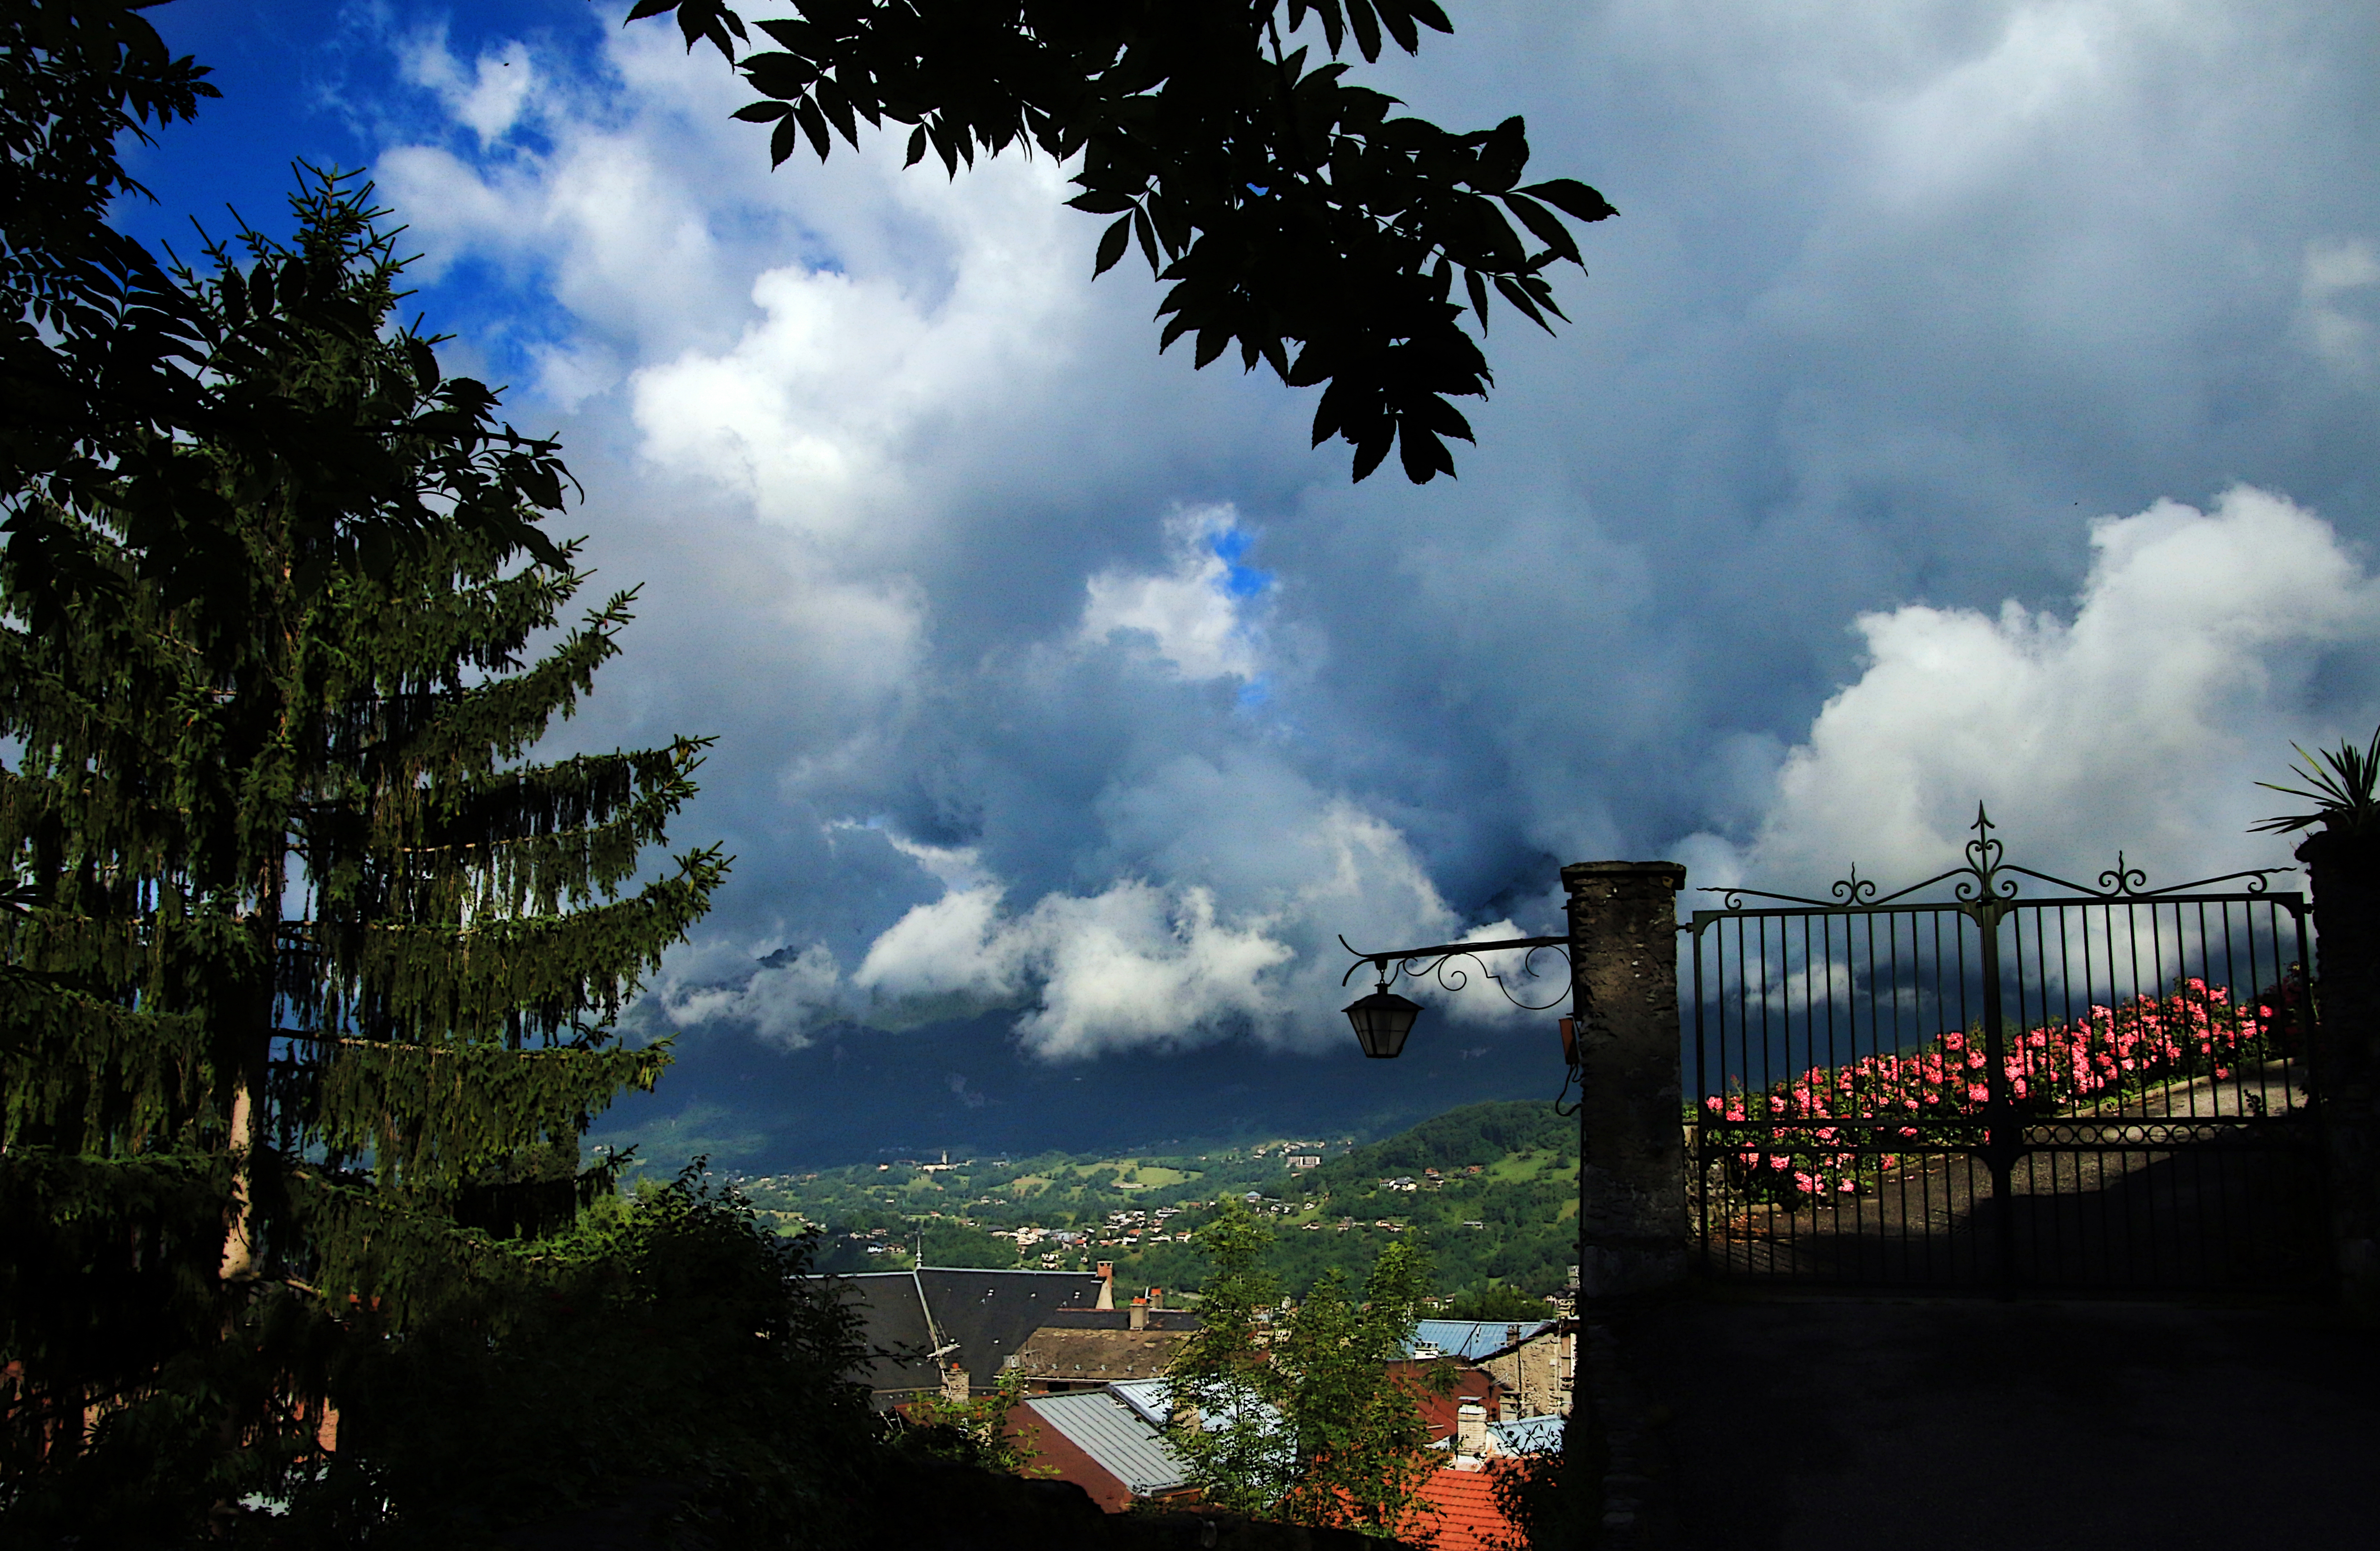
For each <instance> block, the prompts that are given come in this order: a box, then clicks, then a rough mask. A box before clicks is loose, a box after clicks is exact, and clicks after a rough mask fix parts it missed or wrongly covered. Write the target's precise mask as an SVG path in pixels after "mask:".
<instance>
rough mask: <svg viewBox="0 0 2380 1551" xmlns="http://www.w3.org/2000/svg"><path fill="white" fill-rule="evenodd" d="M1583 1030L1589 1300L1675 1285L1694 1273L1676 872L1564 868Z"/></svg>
mask: <svg viewBox="0 0 2380 1551" xmlns="http://www.w3.org/2000/svg"><path fill="white" fill-rule="evenodd" d="M1561 879H1562V890H1563V891H1564V892H1565V893H1566V894H1567V895H1568V896H1569V913H1570V941H1571V966H1572V988H1573V1008H1574V1009H1575V1013H1576V1016H1577V1019H1578V1024H1577V1028H1578V1059H1579V1066H1580V1099H1579V1146H1580V1160H1579V1191H1578V1194H1579V1291H1580V1294H1581V1295H1582V1297H1585V1298H1609V1297H1612V1296H1615V1295H1620V1294H1625V1293H1631V1292H1643V1291H1649V1290H1654V1289H1657V1288H1662V1287H1669V1286H1673V1285H1675V1284H1676V1283H1678V1282H1680V1281H1682V1280H1683V1279H1684V1278H1685V1274H1686V1169H1685V1146H1684V1139H1683V1135H1682V1132H1683V1127H1682V1123H1681V1121H1680V1119H1679V1116H1680V1113H1681V1111H1680V1109H1679V1104H1680V1102H1681V1101H1680V1098H1679V1091H1678V1088H1679V1077H1678V1060H1679V1058H1678V913H1677V897H1678V891H1679V890H1681V889H1682V888H1684V887H1685V884H1686V869H1685V868H1684V867H1682V866H1679V865H1678V864H1677V863H1675V862H1581V863H1578V864H1576V865H1575V866H1567V867H1564V868H1562V871H1561Z"/></svg>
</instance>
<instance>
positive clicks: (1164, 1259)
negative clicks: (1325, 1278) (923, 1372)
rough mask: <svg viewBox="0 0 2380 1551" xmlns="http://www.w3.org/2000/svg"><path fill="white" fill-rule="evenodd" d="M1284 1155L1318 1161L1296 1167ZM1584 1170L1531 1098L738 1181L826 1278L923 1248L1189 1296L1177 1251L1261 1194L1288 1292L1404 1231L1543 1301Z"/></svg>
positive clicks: (1450, 1285) (1455, 1263)
mask: <svg viewBox="0 0 2380 1551" xmlns="http://www.w3.org/2000/svg"><path fill="white" fill-rule="evenodd" d="M1292 1157H1320V1158H1321V1159H1322V1160H1323V1161H1322V1164H1321V1166H1320V1167H1319V1168H1308V1169H1292V1167H1291V1166H1290V1159H1291V1158H1292ZM1577 1167H1578V1132H1577V1122H1576V1121H1569V1120H1563V1119H1560V1118H1559V1117H1557V1116H1556V1115H1554V1113H1553V1112H1552V1110H1551V1109H1550V1108H1549V1107H1548V1106H1547V1105H1545V1104H1543V1103H1525V1102H1524V1103H1510V1104H1474V1105H1468V1106H1466V1107H1464V1108H1463V1109H1453V1110H1450V1111H1448V1112H1447V1113H1445V1114H1443V1115H1439V1116H1437V1117H1435V1118H1433V1119H1431V1120H1427V1121H1423V1122H1422V1123H1421V1124H1419V1125H1416V1126H1415V1127H1413V1128H1412V1129H1411V1130H1409V1131H1405V1132H1403V1133H1399V1134H1397V1135H1394V1136H1390V1137H1388V1138H1385V1139H1383V1140H1381V1141H1378V1142H1373V1143H1369V1144H1366V1145H1361V1146H1355V1145H1351V1144H1350V1143H1349V1142H1348V1141H1346V1140H1344V1139H1341V1140H1337V1141H1319V1142H1317V1141H1305V1140H1298V1139H1281V1140H1275V1141H1269V1142H1265V1143H1261V1144H1258V1145H1253V1146H1244V1147H1236V1148H1219V1149H1214V1150H1210V1151H1208V1152H1204V1153H1186V1154H1180V1155H1140V1156H1134V1157H1089V1156H1083V1155H1066V1154H1055V1153H1053V1154H1046V1155H1042V1156H1040V1157H1026V1158H966V1159H961V1158H953V1159H948V1160H942V1159H932V1160H917V1161H912V1162H904V1163H896V1164H889V1165H877V1164H861V1165H856V1166H853V1167H850V1168H844V1169H821V1170H819V1171H817V1172H814V1173H807V1174H799V1175H779V1176H768V1177H763V1178H759V1179H751V1180H746V1181H742V1183H743V1186H744V1189H745V1191H746V1193H747V1194H749V1195H750V1196H751V1198H752V1200H753V1203H754V1204H755V1206H758V1207H759V1208H760V1209H761V1211H762V1212H763V1213H764V1214H766V1215H768V1216H770V1217H771V1218H773V1219H774V1220H775V1221H776V1222H777V1223H778V1225H779V1226H780V1227H781V1228H782V1229H783V1230H785V1231H788V1232H797V1231H800V1230H803V1229H805V1228H813V1227H814V1228H817V1229H820V1230H823V1231H824V1232H825V1234H826V1235H827V1250H826V1255H825V1258H824V1262H823V1264H822V1267H821V1268H822V1269H826V1270H832V1271H842V1272H852V1271H862V1270H890V1269H895V1268H898V1267H902V1266H908V1265H911V1264H913V1263H914V1256H915V1252H916V1250H917V1247H918V1245H919V1243H920V1241H921V1240H922V1242H923V1247H924V1250H925V1257H926V1261H927V1263H928V1264H930V1265H942V1266H950V1265H979V1266H1016V1265H1024V1266H1047V1267H1050V1268H1052V1269H1076V1268H1087V1267H1089V1266H1092V1265H1093V1264H1095V1263H1096V1262H1098V1261H1101V1260H1112V1261H1114V1262H1115V1263H1116V1276H1117V1280H1118V1283H1119V1286H1120V1287H1122V1288H1130V1289H1135V1290H1136V1289H1139V1288H1142V1287H1148V1286H1156V1287H1162V1288H1165V1289H1166V1290H1168V1291H1169V1293H1172V1292H1175V1291H1184V1292H1191V1293H1195V1292H1196V1290H1197V1288H1198V1286H1199V1283H1200V1281H1201V1279H1202V1277H1203V1269H1204V1268H1203V1266H1202V1265H1201V1263H1200V1261H1199V1259H1198V1256H1197V1254H1196V1252H1195V1250H1194V1249H1193V1248H1192V1246H1191V1245H1189V1244H1188V1243H1186V1242H1184V1238H1185V1237H1186V1235H1187V1234H1188V1233H1190V1232H1191V1231H1193V1230H1196V1228H1197V1227H1198V1225H1199V1224H1201V1223H1203V1222H1204V1221H1205V1220H1206V1219H1207V1218H1208V1215H1209V1214H1210V1213H1211V1212H1212V1210H1213V1207H1214V1205H1215V1203H1216V1202H1218V1201H1220V1200H1221V1199H1223V1198H1224V1197H1226V1196H1231V1195H1238V1196H1245V1195H1246V1194H1248V1193H1250V1192H1255V1193H1256V1194H1257V1196H1258V1197H1259V1199H1258V1200H1257V1203H1255V1205H1256V1206H1257V1210H1258V1211H1259V1213H1260V1215H1261V1217H1262V1220H1263V1221H1264V1222H1265V1223H1266V1224H1267V1225H1268V1226H1269V1228H1271V1230H1273V1233H1274V1236H1275V1237H1274V1244H1273V1251H1272V1257H1273V1265H1274V1269H1275V1270H1276V1271H1277V1272H1278V1273H1279V1274H1280V1276H1281V1279H1282V1282H1283V1284H1284V1289H1285V1290H1287V1291H1288V1292H1289V1293H1290V1294H1291V1295H1293V1296H1302V1295H1303V1294H1304V1293H1305V1290H1306V1289H1307V1288H1308V1287H1310V1286H1312V1285H1313V1282H1314V1280H1315V1278H1317V1277H1318V1276H1320V1275H1321V1274H1322V1273H1323V1271H1324V1270H1326V1269H1328V1268H1330V1267H1332V1266H1336V1267H1338V1268H1340V1269H1341V1270H1342V1271H1343V1272H1344V1273H1346V1274H1347V1275H1348V1276H1350V1277H1351V1278H1360V1277H1361V1276H1362V1274H1363V1272H1364V1271H1365V1270H1366V1268H1367V1267H1368V1266H1370V1265H1371V1262H1372V1261H1373V1259H1374V1258H1375V1257H1376V1256H1377V1255H1378V1254H1379V1252H1380V1249H1381V1247H1382V1246H1383V1245H1385V1244H1387V1243H1388V1242H1390V1241H1391V1239H1392V1238H1393V1237H1394V1236H1396V1235H1400V1234H1413V1235H1415V1236H1417V1237H1418V1238H1419V1239H1420V1240H1421V1241H1422V1242H1426V1243H1427V1245H1428V1246H1429V1248H1430V1250H1431V1253H1432V1254H1433V1256H1434V1258H1435V1259H1436V1262H1437V1265H1438V1270H1439V1278H1438V1279H1439V1288H1440V1290H1442V1291H1443V1292H1445V1293H1447V1294H1449V1295H1460V1294H1472V1295H1477V1294H1480V1293H1482V1292H1484V1291H1485V1290H1488V1289H1489V1288H1491V1287H1500V1288H1506V1289H1516V1290H1520V1291H1522V1292H1525V1293H1528V1294H1531V1295H1542V1294H1546V1293H1550V1292H1553V1291H1555V1290H1557V1289H1559V1288H1560V1287H1561V1286H1562V1285H1563V1284H1564V1283H1565V1282H1566V1280H1567V1279H1568V1276H1569V1269H1570V1266H1571V1265H1572V1263H1573V1261H1574V1259H1575V1258H1576V1255H1575V1253H1574V1251H1575V1243H1576V1239H1575V1235H1576V1231H1577V1230H1576V1228H1575V1226H1574V1218H1576V1216H1577V1181H1578V1175H1577ZM1020 1233H1021V1235H1022V1236H1023V1238H1024V1239H1025V1240H1026V1242H1025V1243H1024V1244H1023V1246H1022V1248H1021V1249H1020V1247H1019V1243H1018V1238H1017V1237H1016V1236H1017V1235H1019V1234H1020ZM1003 1235H1004V1236H1003Z"/></svg>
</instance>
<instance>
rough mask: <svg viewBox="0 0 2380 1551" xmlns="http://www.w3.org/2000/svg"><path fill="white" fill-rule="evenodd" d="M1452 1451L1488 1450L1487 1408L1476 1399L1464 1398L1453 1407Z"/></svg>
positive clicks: (1480, 1452) (1464, 1452)
mask: <svg viewBox="0 0 2380 1551" xmlns="http://www.w3.org/2000/svg"><path fill="white" fill-rule="evenodd" d="M1454 1451H1455V1452H1456V1453H1457V1454H1485V1453H1487V1452H1488V1408H1487V1407H1486V1406H1483V1405H1481V1404H1480V1403H1479V1402H1478V1401H1476V1400H1465V1401H1463V1403H1462V1404H1461V1405H1459V1406H1457V1407H1455V1408H1454Z"/></svg>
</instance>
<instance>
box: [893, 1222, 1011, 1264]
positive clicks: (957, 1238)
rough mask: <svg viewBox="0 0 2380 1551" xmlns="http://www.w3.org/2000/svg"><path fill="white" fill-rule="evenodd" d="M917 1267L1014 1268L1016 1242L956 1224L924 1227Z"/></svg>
mask: <svg viewBox="0 0 2380 1551" xmlns="http://www.w3.org/2000/svg"><path fill="white" fill-rule="evenodd" d="M923 1239H924V1254H923V1256H922V1257H921V1258H920V1259H919V1260H918V1262H917V1264H918V1265H920V1266H991V1267H994V1268H996V1269H1000V1268H1007V1267H1013V1266H1015V1264H1016V1242H1015V1241H1014V1240H1013V1239H995V1238H993V1237H992V1236H991V1235H990V1234H989V1233H987V1232H985V1231H984V1230H982V1229H980V1228H975V1227H971V1226H969V1225H968V1224H965V1223H960V1222H929V1223H928V1224H927V1225H926V1229H925V1233H924V1235H923Z"/></svg>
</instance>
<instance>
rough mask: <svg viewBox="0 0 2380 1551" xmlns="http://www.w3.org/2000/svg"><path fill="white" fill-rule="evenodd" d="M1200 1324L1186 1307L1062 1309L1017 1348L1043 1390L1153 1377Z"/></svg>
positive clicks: (1030, 1381)
mask: <svg viewBox="0 0 2380 1551" xmlns="http://www.w3.org/2000/svg"><path fill="white" fill-rule="evenodd" d="M1197 1328H1198V1316H1197V1315H1194V1314H1191V1313H1190V1312H1188V1311H1187V1310H1184V1309H1165V1308H1151V1307H1149V1306H1148V1305H1147V1303H1140V1302H1135V1303H1133V1305H1132V1306H1131V1307H1129V1308H1123V1309H1061V1310H1058V1311H1056V1312H1055V1313H1053V1314H1051V1315H1050V1316H1049V1317H1048V1318H1047V1319H1045V1320H1044V1321H1043V1322H1042V1324H1041V1325H1040V1327H1038V1329H1036V1330H1035V1331H1034V1332H1033V1334H1032V1335H1031V1336H1030V1337H1029V1338H1028V1339H1026V1342H1025V1344H1024V1345H1023V1346H1022V1347H1020V1348H1019V1349H1018V1350H1017V1353H1016V1363H1015V1364H1014V1365H1015V1367H1016V1368H1017V1370H1018V1371H1019V1372H1021V1373H1022V1374H1023V1375H1024V1376H1025V1381H1026V1385H1027V1386H1028V1387H1031V1388H1033V1389H1036V1390H1039V1391H1043V1392H1045V1393H1050V1392H1059V1391H1063V1390H1069V1389H1098V1388H1104V1387H1106V1386H1108V1385H1109V1384H1111V1383H1115V1382H1119V1381H1126V1380H1133V1379H1145V1378H1155V1377H1156V1376H1158V1375H1160V1374H1162V1373H1164V1372H1165V1370H1166V1368H1167V1367H1168V1366H1170V1365H1171V1364H1172V1362H1173V1355H1174V1353H1175V1352H1176V1351H1180V1350H1181V1347H1182V1343H1183V1342H1184V1341H1186V1340H1188V1339H1190V1336H1191V1333H1192V1332H1193V1331H1195V1330H1196V1329H1197Z"/></svg>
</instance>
